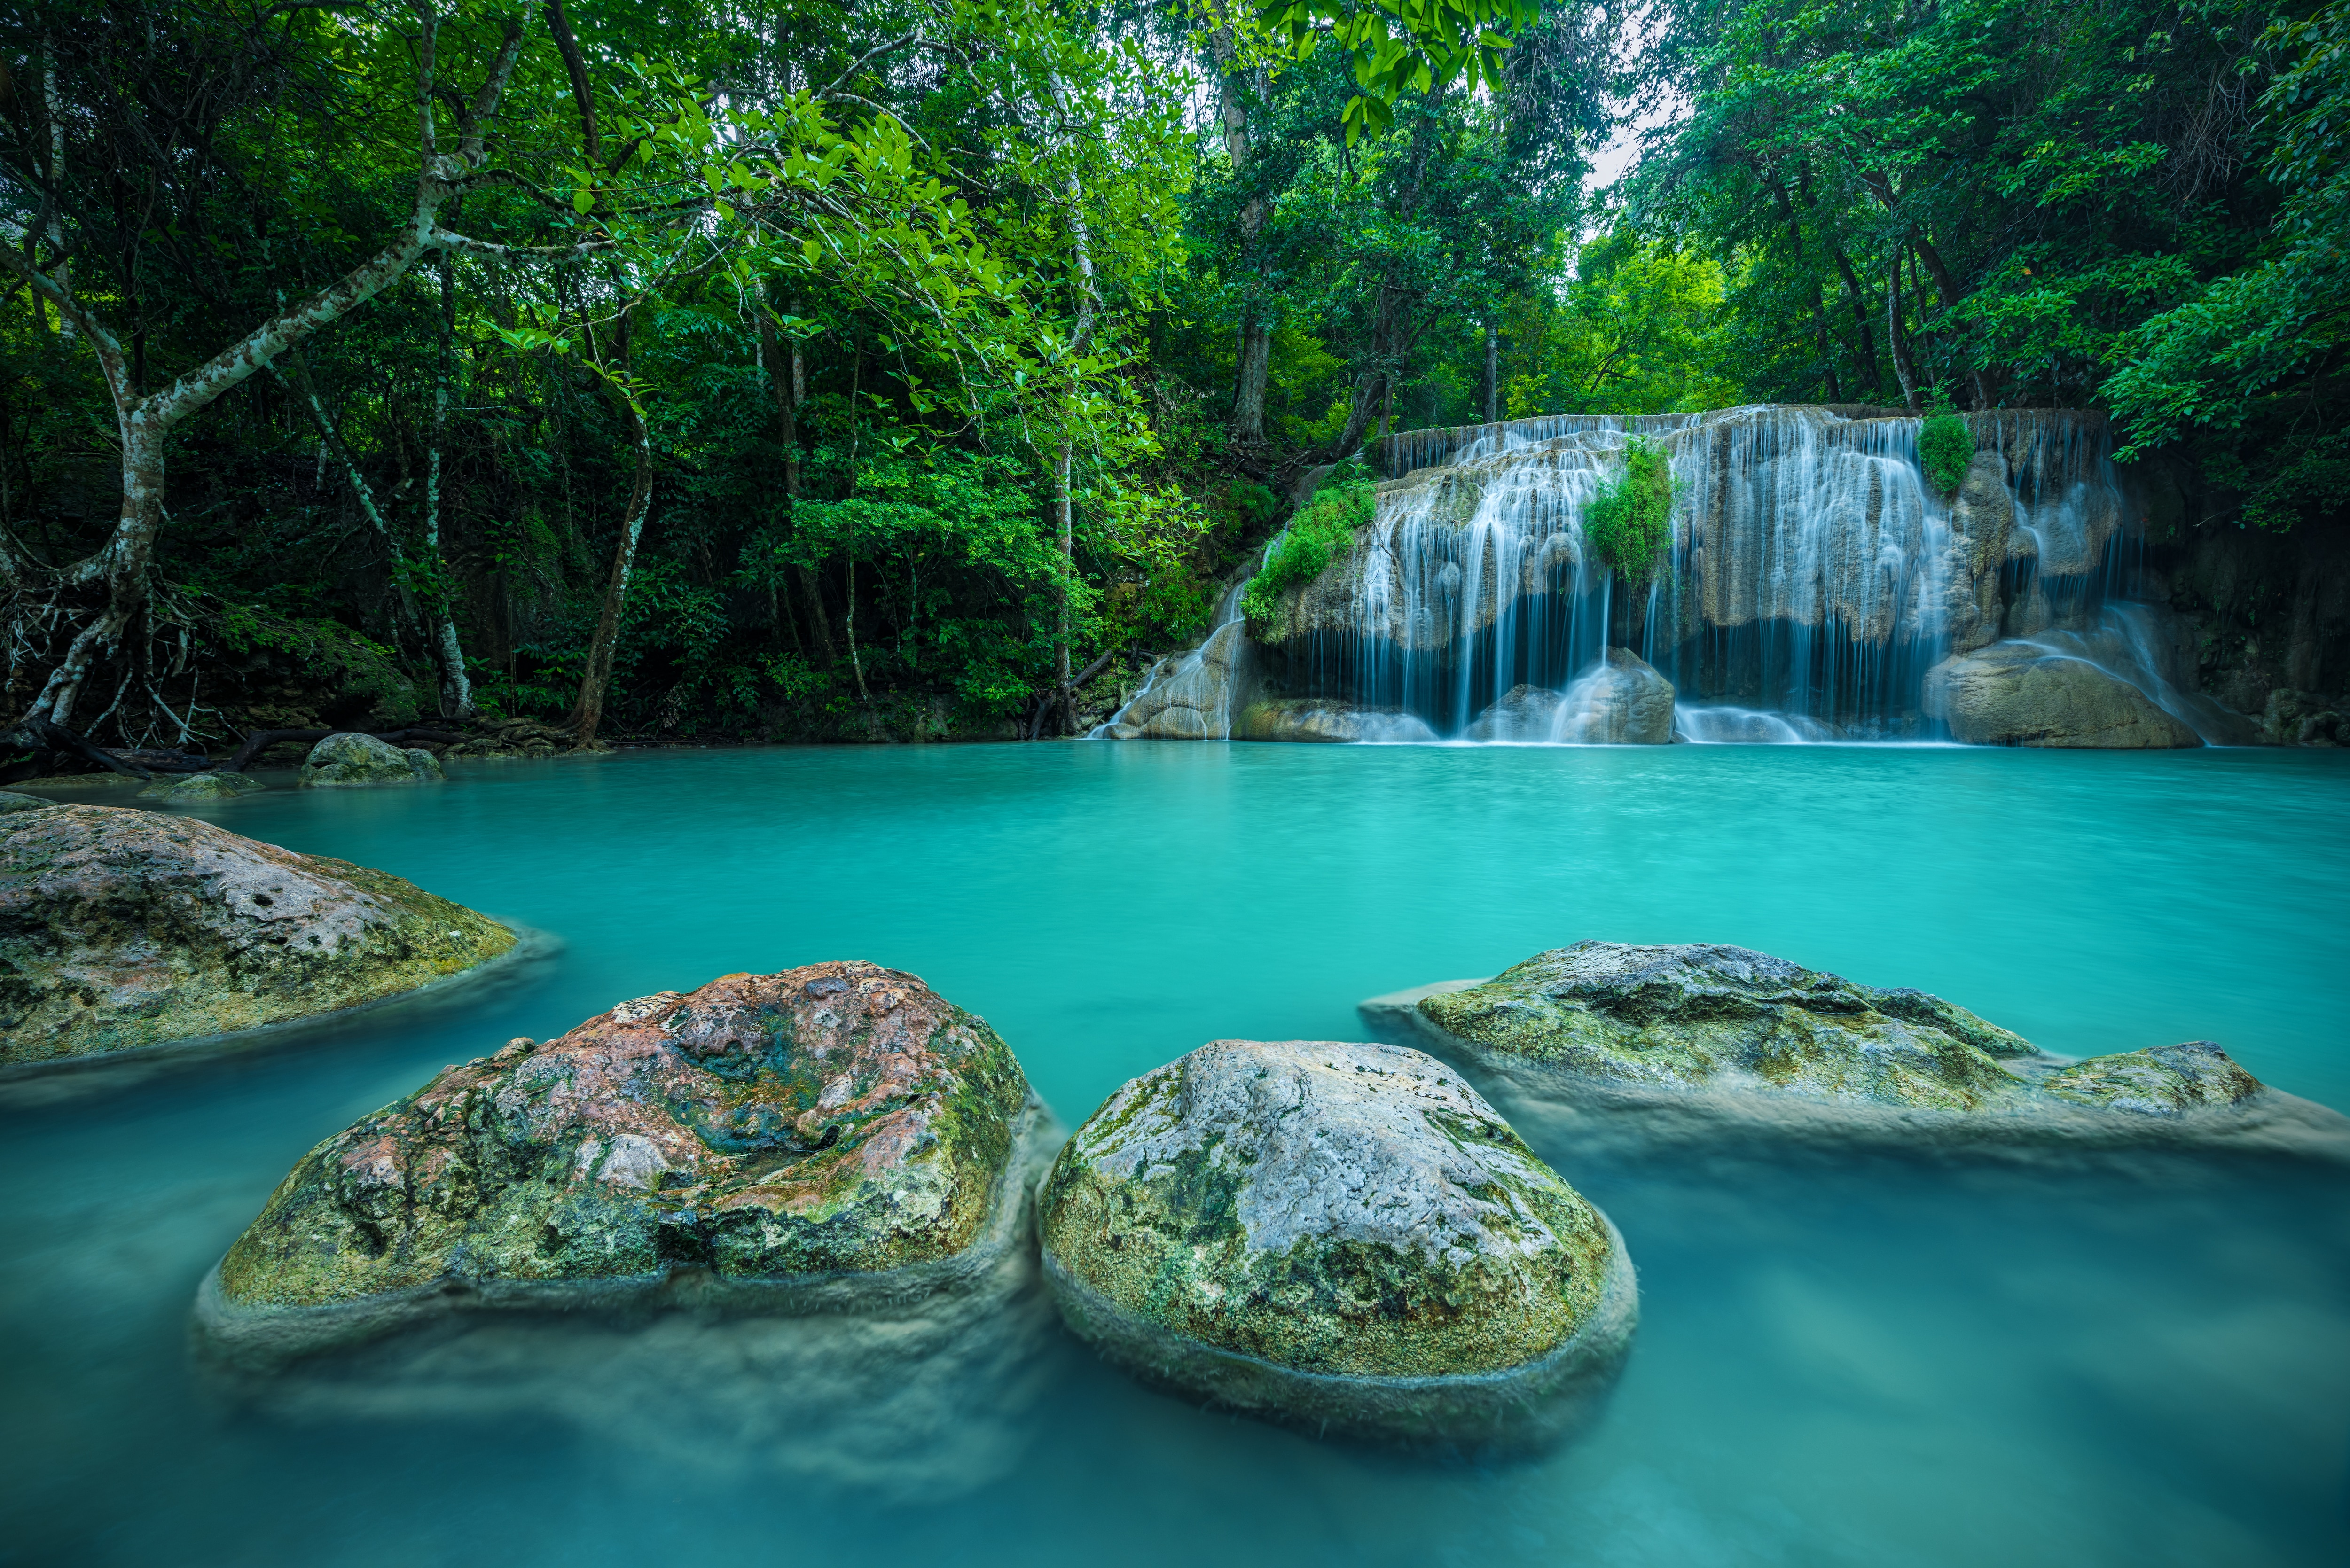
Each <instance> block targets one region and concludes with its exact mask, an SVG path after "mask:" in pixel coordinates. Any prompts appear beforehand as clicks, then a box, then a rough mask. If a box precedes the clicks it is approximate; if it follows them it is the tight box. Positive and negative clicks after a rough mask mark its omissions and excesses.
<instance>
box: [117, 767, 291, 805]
mask: <svg viewBox="0 0 2350 1568" xmlns="http://www.w3.org/2000/svg"><path fill="white" fill-rule="evenodd" d="M268 787H269V786H268V785H267V784H263V783H262V782H261V781H260V780H259V779H256V778H253V777H250V776H249V775H247V774H228V773H206V774H176V775H172V774H166V775H164V776H162V777H160V778H158V779H156V781H155V782H154V783H153V784H149V785H148V786H147V787H146V788H145V789H142V790H140V792H139V794H140V799H142V800H148V799H152V800H174V801H191V800H234V799H236V798H237V797H238V796H239V795H247V794H259V793H260V792H262V791H263V790H265V789H267V788H268Z"/></svg>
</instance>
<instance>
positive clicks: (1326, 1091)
mask: <svg viewBox="0 0 2350 1568" xmlns="http://www.w3.org/2000/svg"><path fill="white" fill-rule="evenodd" d="M1038 1217H1039V1233H1040V1236H1041V1238H1042V1241H1043V1246H1044V1256H1045V1279H1046V1282H1047V1283H1048V1284H1049V1286H1050V1287H1051V1289H1052V1291H1053V1293H1054V1295H1055V1299H1056V1301H1057V1303H1058V1304H1059V1306H1060V1308H1061V1311H1062V1314H1063V1316H1064V1318H1065V1319H1066V1321H1067V1322H1068V1324H1070V1326H1071V1327H1072V1328H1073V1329H1074V1330H1075V1331H1076V1333H1077V1334H1080V1335H1082V1336H1083V1337H1085V1338H1086V1339H1087V1340H1089V1341H1091V1342H1092V1343H1093V1344H1094V1345H1096V1346H1097V1348H1098V1349H1100V1350H1101V1351H1102V1352H1103V1353H1104V1354H1105V1355H1107V1356H1109V1357H1110V1358H1111V1359H1112V1360H1114V1361H1117V1362H1118V1363H1120V1364H1122V1365H1124V1366H1127V1367H1128V1369H1129V1370H1132V1371H1134V1372H1135V1373H1137V1374H1138V1375H1139V1376H1141V1377H1143V1378H1144V1380H1146V1381H1149V1382H1152V1383H1156V1384H1159V1385H1163V1386H1171V1387H1173V1388H1175V1389H1177V1390H1178V1391H1180V1392H1182V1393H1185V1394H1188V1395H1191V1396H1193V1397H1206V1398H1209V1399H1212V1400H1214V1401H1216V1402H1218V1403H1220V1404H1222V1405H1225V1406H1228V1407H1233V1408H1237V1409H1240V1410H1243V1411H1246V1412H1248V1413H1250V1414H1252V1415H1255V1416H1259V1417H1265V1418H1269V1419H1274V1420H1278V1421H1283V1422H1286V1423H1289V1424H1294V1425H1298V1426H1301V1427H1304V1428H1307V1429H1309V1430H1316V1431H1339V1432H1344V1433H1347V1434H1350V1435H1354V1436H1359V1437H1366V1438H1375V1439H1387V1440H1402V1441H1406V1442H1415V1443H1417V1442H1430V1441H1435V1442H1445V1443H1460V1444H1470V1445H1484V1444H1502V1445H1518V1444H1523V1443H1527V1442H1534V1441H1540V1440H1542V1439H1544V1438H1549V1437H1553V1436H1555V1435H1556V1434H1557V1433H1558V1432H1559V1431H1560V1430H1562V1429H1564V1428H1566V1427H1568V1426H1571V1425H1572V1424H1573V1423H1574V1421H1575V1419H1577V1418H1578V1417H1579V1416H1580V1415H1581V1414H1582V1413H1584V1412H1585V1411H1586V1410H1587V1408H1588V1407H1589V1405H1590V1404H1591V1402H1592V1400H1593V1399H1594V1398H1595V1397H1596V1396H1597V1395H1598V1394H1599V1393H1602V1392H1604V1390H1605V1388H1606V1386H1607V1383H1608V1380H1609V1379H1610V1378H1611V1377H1612V1376H1613V1374H1614V1372H1615V1370H1616V1369H1617V1366H1619V1365H1620V1363H1621V1360H1622V1357H1623V1355H1624V1353H1625V1351H1626V1349H1627V1346H1628V1345H1629V1343H1630V1339H1631V1334H1632V1331H1633V1327H1634V1324H1635V1323H1636V1321H1637V1318H1638V1292H1637V1288H1636V1286H1635V1283H1634V1280H1633V1275H1632V1269H1631V1264H1630V1262H1629V1261H1628V1260H1627V1257H1626V1256H1625V1252H1624V1245H1623V1241H1622V1239H1621V1238H1620V1237H1619V1236H1617V1233H1616V1231H1615V1228H1614V1227H1613V1226H1612V1225H1610V1224H1609V1223H1608V1222H1607V1218H1606V1217H1605V1216H1604V1215H1602V1214H1601V1213H1600V1212H1599V1210H1596V1209H1595V1208H1594V1207H1593V1206H1592V1205H1591V1204H1590V1203H1588V1202H1587V1201H1586V1200H1585V1199H1583V1198H1582V1197H1581V1196H1580V1195H1579V1194H1577V1193H1576V1192H1575V1189H1573V1188H1571V1187H1569V1186H1568V1185H1567V1184H1566V1183H1565V1181H1563V1180H1561V1179H1559V1177H1558V1176H1557V1175H1556V1174H1555V1172H1554V1171H1552V1170H1551V1168H1549V1167H1548V1166H1546V1165H1544V1163H1543V1162H1542V1161H1541V1160H1540V1159H1538V1158H1535V1157H1534V1154H1533V1152H1532V1151H1531V1150H1529V1149H1528V1148H1527V1147H1526V1146H1525V1144H1524V1143H1523V1141H1522V1140H1521V1139H1520V1138H1519V1137H1518V1136H1517V1134H1516V1133H1515V1132H1514V1131H1513V1130H1512V1129H1511V1127H1510V1126H1509V1124H1507V1123H1506V1122H1504V1121H1503V1119H1502V1118H1501V1117H1500V1116H1498V1115H1496V1114H1495V1113H1494V1111H1493V1109H1492V1106H1488V1105H1487V1104H1486V1103H1485V1102H1484V1100H1483V1099H1482V1098H1481V1097H1479V1096H1478V1094H1477V1092H1476V1091H1475V1090H1474V1089H1472V1088H1471V1087H1470V1086H1469V1085H1468V1084H1467V1083H1466V1082H1464V1081H1463V1080H1462V1079H1461V1076H1460V1075H1458V1074H1457V1073H1455V1072H1453V1071H1452V1070H1451V1068H1449V1067H1447V1066H1445V1065H1444V1064H1442V1063H1440V1062H1439V1061H1436V1060H1435V1059H1434V1058H1432V1057H1430V1056H1428V1055H1426V1054H1422V1053H1420V1052H1418V1051H1413V1050H1409V1049H1404V1048H1401V1047H1398V1046H1391V1045H1369V1044H1336V1043H1333V1042H1328V1041H1288V1042H1280V1043H1264V1042H1258V1041H1247V1040H1222V1041H1217V1042H1215V1043H1214V1044H1210V1045H1206V1046H1202V1047H1201V1049H1199V1050H1197V1051H1194V1052H1192V1053H1191V1054H1190V1055H1188V1056H1185V1057H1183V1058H1182V1059H1180V1061H1177V1062H1174V1063H1171V1064H1169V1065H1167V1066H1164V1067H1161V1068H1159V1069H1158V1070H1157V1071H1156V1072H1153V1073H1149V1074H1146V1075H1143V1076H1141V1077H1139V1078H1137V1079H1135V1080H1134V1081H1133V1082H1131V1083H1129V1084H1128V1085H1125V1086H1124V1087H1123V1088H1121V1089H1119V1090H1118V1093H1117V1094H1116V1095H1114V1096H1111V1098H1110V1099H1109V1101H1108V1103H1107V1104H1106V1105H1104V1106H1102V1107H1101V1109H1100V1110H1098V1111H1097V1112H1096V1113H1095V1114H1094V1116H1093V1117H1092V1119H1091V1120H1089V1121H1087V1123H1086V1125H1085V1126H1084V1127H1080V1128H1079V1129H1078V1130H1077V1133H1076V1137H1073V1138H1071V1139H1070V1140H1069V1142H1068V1144H1067V1146H1066V1147H1065V1148H1064V1149H1063V1150H1062V1152H1061V1155H1060V1157H1059V1158H1058V1159H1057V1160H1056V1161H1055V1164H1054V1167H1053V1170H1052V1173H1051V1175H1050V1176H1049V1177H1048V1178H1047V1179H1046V1180H1045V1188H1044V1190H1043V1192H1042V1194H1041V1195H1040V1198H1039V1200H1038Z"/></svg>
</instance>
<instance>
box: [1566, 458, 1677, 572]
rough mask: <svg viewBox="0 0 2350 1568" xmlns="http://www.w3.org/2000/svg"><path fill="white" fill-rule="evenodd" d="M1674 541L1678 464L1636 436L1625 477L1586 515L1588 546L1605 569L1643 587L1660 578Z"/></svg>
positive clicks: (1605, 491)
mask: <svg viewBox="0 0 2350 1568" xmlns="http://www.w3.org/2000/svg"><path fill="white" fill-rule="evenodd" d="M1672 536H1673V467H1672V463H1671V462H1670V461H1669V460H1668V459H1667V458H1666V456H1665V449H1664V448H1662V447H1660V446H1659V445H1658V444H1657V443H1656V442H1654V441H1649V440H1648V439H1647V438H1645V437H1642V436H1634V437H1633V438H1632V439H1631V441H1629V442H1628V443H1627V445H1626V446H1625V448H1624V472H1622V473H1621V474H1620V475H1618V476H1617V478H1615V479H1612V480H1609V481H1608V482H1607V483H1605V484H1603V485H1601V486H1600V487H1599V493H1598V494H1597V495H1596V496H1595V497H1594V498H1593V499H1592V502H1591V504H1590V505H1589V506H1588V507H1586V508H1585V509H1584V514H1583V538H1584V543H1586V545H1590V546H1591V550H1592V553H1593V554H1594V555H1595V556H1597V557H1598V558H1599V562H1600V564H1601V565H1602V566H1607V567H1609V568H1610V569H1612V570H1614V571H1617V572H1621V573H1623V574H1624V576H1625V579H1626V580H1627V581H1628V582H1630V583H1632V584H1634V585H1635V586H1638V585H1639V584H1642V583H1645V582H1647V581H1648V578H1649V577H1650V576H1653V575H1654V574H1655V572H1656V569H1657V557H1658V556H1659V555H1661V554H1663V553H1664V549H1665V546H1666V545H1668V544H1669V543H1670V542H1671V541H1672Z"/></svg>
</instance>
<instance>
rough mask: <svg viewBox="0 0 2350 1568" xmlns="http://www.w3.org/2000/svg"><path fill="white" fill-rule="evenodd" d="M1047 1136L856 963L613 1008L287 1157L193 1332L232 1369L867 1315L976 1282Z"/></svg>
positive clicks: (889, 986)
mask: <svg viewBox="0 0 2350 1568" xmlns="http://www.w3.org/2000/svg"><path fill="white" fill-rule="evenodd" d="M1048 1124H1049V1116H1047V1115H1046V1113H1045V1111H1044V1108H1043V1106H1042V1105H1041V1104H1040V1103H1039V1102H1037V1101H1036V1100H1035V1096H1033V1095H1032V1094H1031V1093H1030V1092H1029V1089H1028V1085H1027V1081H1026V1079H1025V1078H1024V1076H1023V1075H1022V1073H1021V1071H1020V1064H1019V1063H1018V1062H1017V1061H1016V1060H1014V1056H1013V1054H1012V1051H1011V1048H1010V1047H1009V1046H1007V1045H1006V1044H1004V1043H1003V1039H1002V1038H1001V1037H1000V1036H998V1035H997V1034H996V1033H995V1032H994V1031H993V1030H992V1029H990V1028H989V1027H988V1026H987V1024H986V1023H985V1022H984V1021H983V1020H982V1019H980V1018H978V1017H976V1016H974V1015H973V1014H972V1013H969V1012H964V1011H963V1010H962V1009H961V1008H959V1007H956V1006H955V1005H954V1004H953V1003H951V1002H948V1001H947V1000H946V999H945V998H943V997H941V996H940V995H938V994H937V993H936V992H932V991H931V989H930V988H929V987H927V986H925V985H924V984H923V983H922V982H921V981H920V980H918V979H916V978H915V977H914V976H912V975H910V974H904V973H900V972H899V971H894V970H887V969H882V968H879V967H878V966H876V965H873V964H869V963H858V962H832V963H818V964H810V965H807V966H806V967H804V968H800V969H795V970H786V971H783V972H781V973H777V974H767V975H752V974H735V975H727V976H723V977H722V978H720V979H718V980H714V981H711V982H710V983H709V984H707V985H704V986H702V988H701V989H700V990H698V991H695V992H691V993H690V994H686V995H681V994H679V993H678V992H656V993H654V994H653V995H650V996H646V997H639V998H638V999H636V1000H634V1001H630V1002H622V1003H620V1004H619V1006H617V1007H615V1008H613V1009H611V1010H610V1011H609V1012H604V1013H601V1014H599V1015H598V1016H597V1017H594V1018H591V1019H589V1020H587V1022H586V1023H581V1024H580V1025H579V1026H578V1027H577V1028H575V1029H573V1030H571V1031H570V1032H569V1033H566V1034H564V1035H562V1036H560V1037H559V1038H556V1039H554V1040H549V1041H547V1042H546V1043H545V1044H533V1043H532V1042H530V1041H528V1040H517V1041H515V1042H512V1043H511V1044H508V1045H506V1046H505V1047H504V1049H503V1050H500V1051H498V1052H496V1053H495V1054H492V1055H488V1056H484V1057H477V1058H475V1059H474V1060H473V1061H471V1062H469V1063H466V1064H463V1065H457V1066H451V1067H447V1068H444V1069H442V1072H441V1073H440V1074H439V1075H436V1076H435V1077H434V1078H433V1079H432V1081H431V1082H430V1083H428V1084H426V1085H424V1086H423V1087H422V1088H421V1089H420V1090H418V1091H417V1092H416V1093H415V1094H413V1095H411V1096H408V1097H407V1098H405V1099H402V1100H400V1101H397V1102H395V1103H394V1104H392V1105H390V1106H386V1107H385V1108H384V1109H382V1110H380V1111H378V1112H375V1113H374V1114H372V1115H370V1116H363V1117H361V1118H360V1119H359V1121H358V1122H356V1123H354V1124H353V1125H352V1126H351V1127H348V1128H346V1129H345V1130H344V1131H342V1132H339V1133H338V1134H336V1135H335V1136H334V1137H330V1138H328V1139H327V1140H326V1141H325V1142H324V1143H321V1144H320V1145H318V1147H316V1148H314V1149H312V1150H311V1151H310V1152H309V1153H308V1154H307V1155H306V1156H305V1157H304V1158H302V1160H301V1162H300V1163H299V1164H297V1165H296V1167H295V1168H294V1169H293V1171H292V1172H291V1173H290V1174H289V1175H288V1176H287V1177H286V1179H285V1180H284V1181H283V1182H282V1183H281V1184H279V1186H278V1189H277V1190H276V1192H275V1193H273V1194H272V1195H271V1197H270V1199H269V1202H268V1204H267V1206H266V1207H265V1209H264V1210H262V1212H261V1214H260V1216H259V1218H257V1219H256V1220H254V1222H253V1224H252V1226H251V1227H250V1228H248V1229H247V1230H246V1231H245V1232H244V1235H243V1236H241V1237H239V1238H238V1239H237V1241H236V1243H235V1244H234V1246H232V1247H231V1248H230V1249H229V1251H228V1253H227V1255H226V1256H225V1257H224V1258H223V1259H222V1261H221V1262H220V1265H219V1266H218V1268H216V1269H215V1270H214V1271H213V1275H212V1277H211V1278H210V1279H209V1280H208V1281H207V1282H206V1284H205V1287H204V1290H203V1294H202V1295H201V1297H200V1299H199V1303H198V1308H197V1320H198V1324H199V1326H200V1328H201V1329H202V1331H203V1334H204V1336H205V1338H206V1339H207V1341H208V1342H209V1343H210V1344H211V1345H213V1348H214V1349H215V1350H216V1351H218V1352H220V1353H221V1354H223V1355H225V1356H227V1357H228V1358H230V1359H233V1360H242V1361H245V1362H248V1363H250V1362H255V1361H264V1362H265V1361H268V1360H271V1359H286V1358H290V1357H292V1356H296V1355H302V1354H307V1353H308V1352H310V1351H314V1350H318V1349H324V1348H328V1347H332V1346H337V1345H346V1344H351V1343H356V1342H358V1341H360V1340H364V1339H369V1338H372V1337H375V1336H377V1335H380V1334H384V1333H386V1332H389V1331H390V1330H393V1329H396V1328H399V1327H401V1326H403V1325H405V1324H410V1323H412V1322H415V1321H418V1320H420V1319H423V1318H427V1317H432V1316H436V1315H439V1314H445V1313H448V1312H451V1311H455V1310H480V1309H494V1308H525V1309H529V1308H541V1309H543V1308H576V1307H583V1306H587V1307H593V1306H619V1305H635V1306H642V1305H644V1304H646V1303H651V1304H653V1305H663V1304H694V1305H698V1306H702V1307H705V1308H731V1307H737V1306H739V1307H743V1308H746V1309H749V1310H754V1311H759V1312H777V1311H780V1312H786V1313H794V1312H805V1311H815V1310H826V1309H830V1308H837V1307H844V1306H861V1305H872V1304H876V1303H880V1302H883V1301H887V1300H896V1299H899V1298H906V1297H916V1296H920V1295H923V1294H926V1293H930V1292H931V1291H935V1290H939V1289H942V1288H949V1287H952V1286H954V1285H956V1284H957V1283H958V1282H962V1281H966V1280H969V1279H972V1278H975V1277H979V1276H983V1275H984V1274H986V1273H988V1272H989V1271H990V1270H991V1268H992V1267H993V1264H994V1262H996V1261H997V1260H998V1259H999V1258H1000V1255H1001V1254H1002V1253H1003V1251H1004V1250H1005V1249H1006V1248H1009V1247H1013V1246H1015V1245H1017V1244H1018V1243H1019V1241H1021V1239H1022V1238H1023V1237H1024V1235H1025V1232H1026V1223H1025V1217H1026V1213H1027V1202H1028V1195H1029V1192H1030V1190H1031V1187H1032V1184H1033V1175H1034V1168H1035V1166H1036V1164H1038V1163H1039V1157H1038V1152H1037V1151H1038V1145H1039V1142H1040V1140H1041V1139H1042V1138H1043V1137H1044V1136H1045V1130H1046V1128H1047V1126H1048Z"/></svg>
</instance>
